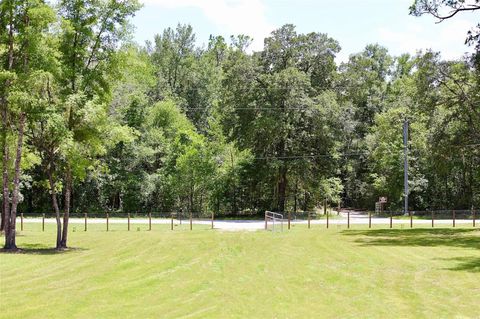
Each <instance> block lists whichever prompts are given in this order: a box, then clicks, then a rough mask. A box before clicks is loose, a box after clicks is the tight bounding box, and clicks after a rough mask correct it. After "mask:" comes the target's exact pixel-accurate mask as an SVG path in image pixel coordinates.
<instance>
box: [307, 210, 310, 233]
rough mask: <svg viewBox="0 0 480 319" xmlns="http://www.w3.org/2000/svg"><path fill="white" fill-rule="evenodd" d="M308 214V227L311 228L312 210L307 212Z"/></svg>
mask: <svg viewBox="0 0 480 319" xmlns="http://www.w3.org/2000/svg"><path fill="white" fill-rule="evenodd" d="M307 214H308V229H310V212H307Z"/></svg>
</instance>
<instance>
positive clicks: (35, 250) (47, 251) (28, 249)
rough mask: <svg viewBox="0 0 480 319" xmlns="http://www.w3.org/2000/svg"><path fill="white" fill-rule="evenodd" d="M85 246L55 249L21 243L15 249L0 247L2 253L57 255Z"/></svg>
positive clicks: (81, 249) (80, 249) (79, 249)
mask: <svg viewBox="0 0 480 319" xmlns="http://www.w3.org/2000/svg"><path fill="white" fill-rule="evenodd" d="M84 250H86V249H85V248H76V247H69V248H66V249H56V248H52V247H48V246H45V245H41V244H22V245H21V247H18V249H17V250H13V251H12V250H5V249H3V248H2V249H0V253H2V254H29V255H59V254H67V253H72V252H76V251H84Z"/></svg>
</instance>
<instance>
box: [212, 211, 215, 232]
mask: <svg viewBox="0 0 480 319" xmlns="http://www.w3.org/2000/svg"><path fill="white" fill-rule="evenodd" d="M214 214H215V213H214V212H212V229H213V220H214V219H215V215H214Z"/></svg>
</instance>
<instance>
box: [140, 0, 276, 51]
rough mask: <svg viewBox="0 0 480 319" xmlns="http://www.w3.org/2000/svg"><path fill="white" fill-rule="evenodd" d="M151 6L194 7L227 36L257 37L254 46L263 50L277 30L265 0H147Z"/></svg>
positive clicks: (252, 47)
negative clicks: (270, 36)
mask: <svg viewBox="0 0 480 319" xmlns="http://www.w3.org/2000/svg"><path fill="white" fill-rule="evenodd" d="M144 2H145V3H146V4H148V5H156V6H160V7H164V8H181V7H193V8H199V9H200V10H201V11H202V12H203V14H204V15H205V16H206V17H207V18H208V19H209V20H210V21H211V22H212V23H213V24H215V25H216V26H217V27H218V28H219V29H221V30H223V34H224V35H227V36H229V35H237V34H246V35H249V36H251V37H253V38H254V41H253V43H252V46H251V49H253V50H261V49H262V48H263V39H264V38H265V37H266V36H268V35H269V33H270V32H271V31H273V29H274V26H273V25H272V24H270V23H269V22H268V21H267V18H266V7H265V5H264V4H263V3H262V2H261V0H145V1H144Z"/></svg>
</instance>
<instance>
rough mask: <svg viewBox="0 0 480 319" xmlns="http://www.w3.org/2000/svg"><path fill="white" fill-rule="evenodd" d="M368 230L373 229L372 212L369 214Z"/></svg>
mask: <svg viewBox="0 0 480 319" xmlns="http://www.w3.org/2000/svg"><path fill="white" fill-rule="evenodd" d="M368 228H372V212H368Z"/></svg>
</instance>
